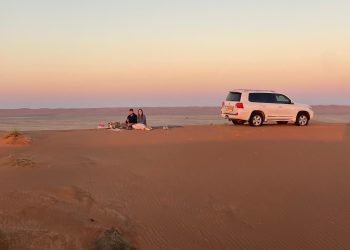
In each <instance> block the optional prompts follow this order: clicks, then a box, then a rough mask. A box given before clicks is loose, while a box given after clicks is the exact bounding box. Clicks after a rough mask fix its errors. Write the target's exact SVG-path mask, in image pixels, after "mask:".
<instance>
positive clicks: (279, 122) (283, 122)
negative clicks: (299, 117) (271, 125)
mask: <svg viewBox="0 0 350 250" xmlns="http://www.w3.org/2000/svg"><path fill="white" fill-rule="evenodd" d="M277 124H288V122H287V121H278V122H277Z"/></svg>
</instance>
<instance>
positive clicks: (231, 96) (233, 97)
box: [226, 92, 242, 102]
mask: <svg viewBox="0 0 350 250" xmlns="http://www.w3.org/2000/svg"><path fill="white" fill-rule="evenodd" d="M241 96H242V93H239V92H230V93H228V95H227V97H226V101H229V102H240V101H241Z"/></svg>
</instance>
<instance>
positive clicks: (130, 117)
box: [125, 109, 137, 128]
mask: <svg viewBox="0 0 350 250" xmlns="http://www.w3.org/2000/svg"><path fill="white" fill-rule="evenodd" d="M125 123H126V125H127V127H128V128H131V127H132V125H134V124H136V123H137V115H136V114H135V113H134V110H133V109H129V115H128V117H127V118H126V121H125Z"/></svg>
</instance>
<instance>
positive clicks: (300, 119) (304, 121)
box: [295, 112, 310, 126]
mask: <svg viewBox="0 0 350 250" xmlns="http://www.w3.org/2000/svg"><path fill="white" fill-rule="evenodd" d="M309 121H310V116H309V114H308V113H307V112H300V113H298V115H297V119H296V122H295V125H297V126H307V125H308V124H309Z"/></svg>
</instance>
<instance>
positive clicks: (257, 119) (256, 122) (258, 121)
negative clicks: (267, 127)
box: [249, 112, 264, 127]
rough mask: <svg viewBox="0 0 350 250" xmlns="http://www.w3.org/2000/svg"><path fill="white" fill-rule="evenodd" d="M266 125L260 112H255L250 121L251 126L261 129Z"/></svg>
mask: <svg viewBox="0 0 350 250" xmlns="http://www.w3.org/2000/svg"><path fill="white" fill-rule="evenodd" d="M263 123H264V117H263V115H262V114H261V113H259V112H254V113H253V114H252V115H251V116H250V119H249V125H250V126H253V127H259V126H261V125H263Z"/></svg>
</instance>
